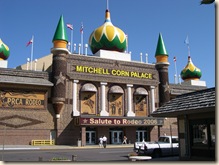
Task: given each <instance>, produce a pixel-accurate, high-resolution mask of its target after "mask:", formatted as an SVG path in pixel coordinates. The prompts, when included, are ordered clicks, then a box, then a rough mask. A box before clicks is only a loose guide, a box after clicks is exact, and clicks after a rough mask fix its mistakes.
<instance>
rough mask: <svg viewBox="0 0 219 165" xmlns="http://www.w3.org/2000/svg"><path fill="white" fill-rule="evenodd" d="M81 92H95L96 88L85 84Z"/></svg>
mask: <svg viewBox="0 0 219 165" xmlns="http://www.w3.org/2000/svg"><path fill="white" fill-rule="evenodd" d="M81 91H82V92H97V88H96V87H95V86H94V85H93V84H91V83H87V84H84V85H83V87H82V88H81Z"/></svg>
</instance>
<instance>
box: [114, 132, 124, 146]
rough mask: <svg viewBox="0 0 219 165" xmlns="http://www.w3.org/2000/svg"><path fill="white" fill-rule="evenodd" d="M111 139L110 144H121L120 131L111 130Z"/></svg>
mask: <svg viewBox="0 0 219 165" xmlns="http://www.w3.org/2000/svg"><path fill="white" fill-rule="evenodd" d="M111 141H112V144H121V143H122V131H112V132H111Z"/></svg>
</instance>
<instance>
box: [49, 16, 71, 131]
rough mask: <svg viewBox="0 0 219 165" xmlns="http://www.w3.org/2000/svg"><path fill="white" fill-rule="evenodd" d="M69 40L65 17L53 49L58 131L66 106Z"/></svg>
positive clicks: (56, 33) (54, 97)
mask: <svg viewBox="0 0 219 165" xmlns="http://www.w3.org/2000/svg"><path fill="white" fill-rule="evenodd" d="M67 44H68V39H67V35H66V29H65V24H64V20H63V16H61V17H60V19H59V23H58V25H57V28H56V31H55V34H54V37H53V48H52V49H51V53H52V54H53V62H52V81H53V84H54V86H53V89H52V104H53V108H54V111H55V113H56V119H57V121H56V122H57V123H56V129H58V125H57V124H58V119H59V118H60V112H61V110H62V109H64V105H65V91H66V87H65V85H66V81H65V80H66V73H67V62H66V55H67V54H68V53H69V51H68V49H67Z"/></svg>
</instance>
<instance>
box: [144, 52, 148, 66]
mask: <svg viewBox="0 0 219 165" xmlns="http://www.w3.org/2000/svg"><path fill="white" fill-rule="evenodd" d="M145 56H146V64H148V54H147V53H146V54H145Z"/></svg>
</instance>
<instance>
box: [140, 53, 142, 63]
mask: <svg viewBox="0 0 219 165" xmlns="http://www.w3.org/2000/svg"><path fill="white" fill-rule="evenodd" d="M140 59H141V62H142V53H140Z"/></svg>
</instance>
